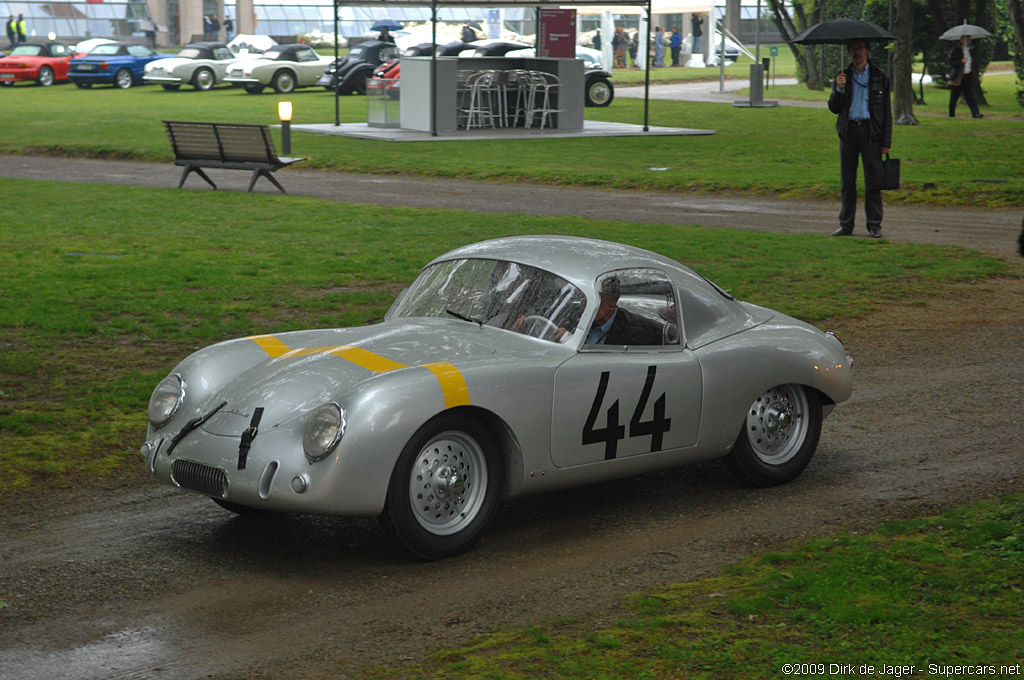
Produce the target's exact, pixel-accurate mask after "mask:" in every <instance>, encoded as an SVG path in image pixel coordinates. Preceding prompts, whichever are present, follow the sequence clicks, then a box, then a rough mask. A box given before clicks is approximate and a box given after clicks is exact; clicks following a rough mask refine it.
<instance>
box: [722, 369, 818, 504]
mask: <svg viewBox="0 0 1024 680" xmlns="http://www.w3.org/2000/svg"><path fill="white" fill-rule="evenodd" d="M820 435H821V397H820V396H819V395H818V393H817V392H816V391H814V390H812V389H809V388H805V387H803V386H801V385H779V386H777V387H773V388H771V389H770V390H768V391H767V392H765V393H764V394H762V395H761V396H760V397H758V398H757V399H756V400H755V401H754V403H753V404H751V405H750V408H749V409H747V417H746V420H745V421H744V423H743V429H742V430H741V431H740V434H739V437H737V438H736V444H735V445H734V446H733V449H732V451H730V452H729V455H728V456H727V457H726V459H725V461H726V463H727V464H728V466H729V469H730V470H732V472H733V474H735V475H736V476H737V477H739V478H740V479H742V480H744V481H746V482H750V483H751V484H754V485H756V486H775V485H777V484H784V483H786V482H788V481H791V480H793V479H796V478H797V477H798V476H799V475H800V473H801V472H803V470H804V468H805V467H807V464H808V463H810V462H811V457H812V456H814V451H815V449H817V448H818V437H819V436H820Z"/></svg>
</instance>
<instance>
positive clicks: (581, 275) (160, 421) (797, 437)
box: [141, 236, 852, 559]
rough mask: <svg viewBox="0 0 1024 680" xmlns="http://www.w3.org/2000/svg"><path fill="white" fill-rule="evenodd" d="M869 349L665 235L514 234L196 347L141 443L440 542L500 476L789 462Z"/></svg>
mask: <svg viewBox="0 0 1024 680" xmlns="http://www.w3.org/2000/svg"><path fill="white" fill-rule="evenodd" d="M851 361H852V360H851V359H850V358H849V357H848V356H847V355H846V353H845V351H844V349H843V346H842V344H841V343H840V342H839V340H838V339H837V338H836V337H835V336H834V335H832V334H830V333H824V332H822V331H819V330H818V329H817V328H815V327H813V326H811V325H808V324H806V323H803V322H801V321H798V320H796V319H793V318H791V317H788V316H785V315H783V314H780V313H778V312H774V311H772V310H770V309H765V308H763V307H758V306H756V305H752V304H749V303H745V302H741V301H738V300H736V299H734V298H733V297H732V296H731V295H729V294H728V293H727V292H725V291H723V290H722V289H721V288H719V287H718V286H716V285H715V284H714V283H712V282H710V281H708V280H707V279H705V278H704V277H703V276H701V275H700V274H698V273H696V272H694V271H693V270H691V269H689V268H687V267H685V266H682V265H680V264H679V263H677V262H675V261H673V260H670V259H668V258H665V257H661V256H659V255H656V254H654V253H650V252H647V251H644V250H640V249H637V248H633V247H629V246H625V245H619V244H616V243H610V242H606V241H597V240H591V239H581V238H571V237H562V236H524V237H513V238H503V239H497V240H492V241H485V242H482V243H476V244H473V245H469V246H465V247H463V248H459V249H457V250H454V251H452V252H450V253H447V254H445V255H442V256H440V257H438V258H437V259H435V260H434V261H433V262H431V263H429V264H428V265H427V266H426V267H425V268H424V269H423V271H422V272H421V273H420V275H419V276H418V277H417V278H416V280H415V281H414V282H413V283H412V285H411V286H410V287H409V288H408V289H406V290H405V291H404V292H403V293H402V294H401V295H400V296H399V298H398V299H397V300H396V301H395V303H394V305H393V306H392V307H391V309H390V310H389V311H388V313H387V316H386V318H385V320H384V321H383V322H382V323H379V324H376V325H372V326H366V327H360V328H342V329H321V330H308V331H297V332H289V333H277V334H268V335H257V336H253V337H248V338H242V339H237V340H230V341H227V342H222V343H219V344H216V345H213V346H210V347H207V348H205V349H202V350H200V351H198V352H196V353H195V354H193V355H192V356H190V357H188V358H187V359H185V360H184V361H182V362H181V363H180V364H178V366H176V367H175V368H174V370H173V371H171V373H170V375H168V376H167V377H166V378H164V379H163V380H162V381H161V382H160V383H159V385H157V387H156V389H155V391H154V392H153V396H152V398H151V400H150V404H149V414H148V415H149V430H148V433H147V437H146V442H145V444H144V445H143V446H142V451H141V453H142V455H143V457H144V458H145V460H146V465H147V466H148V468H149V470H150V471H151V472H152V474H153V475H154V476H155V477H156V478H157V479H159V480H160V481H162V482H165V483H167V484H171V485H173V486H176V487H179V488H181V489H186V490H189V491H193V492H196V493H200V494H204V495H206V496H209V497H211V498H212V499H213V500H214V501H215V502H216V503H218V504H220V505H222V506H223V507H225V508H227V509H229V510H233V511H236V512H252V511H254V510H263V511H275V512H295V513H309V514H320V515H336V516H379V517H380V518H381V519H382V521H383V523H384V525H385V527H386V528H387V529H388V530H389V531H390V532H391V533H393V535H394V536H395V537H396V538H397V539H398V541H399V542H400V543H401V544H402V545H403V546H404V547H405V548H407V549H408V550H410V551H411V552H412V553H414V554H416V555H418V556H420V557H422V558H426V559H440V558H445V557H448V556H451V555H454V554H457V553H459V552H462V551H464V550H466V549H467V548H469V547H470V546H471V545H472V544H473V543H474V542H475V541H477V540H478V539H479V538H480V536H481V535H482V534H483V533H484V531H485V530H486V528H487V525H488V523H489V522H490V521H491V519H492V517H493V516H494V513H495V510H496V508H497V506H498V502H499V500H500V499H501V498H502V497H507V496H518V495H521V494H527V493H535V492H540V491H549V490H553V489H560V488H565V487H571V486H577V485H582V484H589V483H592V482H600V481H604V480H609V479H614V478H618V477H625V476H629V475H638V474H642V473H647V472H651V471H654V470H660V469H663V468H668V467H672V466H677V465H681V464H684V463H689V462H693V461H703V460H709V459H715V458H724V459H725V461H726V462H727V464H728V466H729V468H730V469H731V470H732V471H733V472H735V473H736V474H737V475H738V476H739V477H740V478H742V479H743V480H745V481H747V482H749V483H752V484H755V485H760V486H771V485H775V484H781V483H783V482H787V481H789V480H791V479H793V478H795V477H796V476H797V475H799V474H800V473H801V471H802V470H803V469H804V468H805V467H806V466H807V464H808V463H809V462H810V460H811V457H812V456H813V454H814V451H815V448H816V447H817V444H818V436H819V433H820V432H821V425H822V419H823V418H824V416H826V415H828V413H829V412H830V411H831V410H832V408H833V406H835V404H837V403H839V402H841V401H843V400H845V399H847V398H848V397H849V396H850V392H851V369H850V364H851Z"/></svg>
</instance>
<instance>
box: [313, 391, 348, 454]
mask: <svg viewBox="0 0 1024 680" xmlns="http://www.w3.org/2000/svg"><path fill="white" fill-rule="evenodd" d="M345 424H346V423H345V410H344V409H342V408H341V407H340V406H338V405H337V404H333V403H328V404H324V405H322V406H320V407H318V408H317V409H316V410H314V411H313V412H312V413H310V416H309V420H308V421H307V422H306V432H305V434H303V436H302V450H303V451H305V452H306V455H307V456H308V457H309V458H310V459H311V460H321V459H322V458H325V457H326V456H327V455H328V454H330V452H331V451H333V450H334V447H336V446H337V445H338V442H340V441H341V437H342V435H344V434H345Z"/></svg>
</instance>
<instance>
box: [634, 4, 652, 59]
mask: <svg viewBox="0 0 1024 680" xmlns="http://www.w3.org/2000/svg"><path fill="white" fill-rule="evenodd" d="M636 41H637V46H636V65H637V66H639V67H640V68H647V46H648V45H649V44H650V43H651V25H650V22H648V21H647V15H646V14H641V15H640V28H639V30H638V31H637V34H636Z"/></svg>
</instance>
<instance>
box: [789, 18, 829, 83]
mask: <svg viewBox="0 0 1024 680" xmlns="http://www.w3.org/2000/svg"><path fill="white" fill-rule="evenodd" d="M793 9H795V10H796V19H797V21H798V22H800V25H801V26H803V27H804V28H806V27H807V25H808V24H807V17H806V16H805V15H804V8H803V6H802V5H800V4H796V5H794V7H793ZM800 30H803V29H800ZM817 61H818V55H817V52H816V51H815V49H814V48H813V47H811V46H810V45H804V64H805V65H806V68H807V89H808V90H820V89H822V87H823V85H822V83H823V82H824V81H823V79H822V74H820V73H818V64H817Z"/></svg>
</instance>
